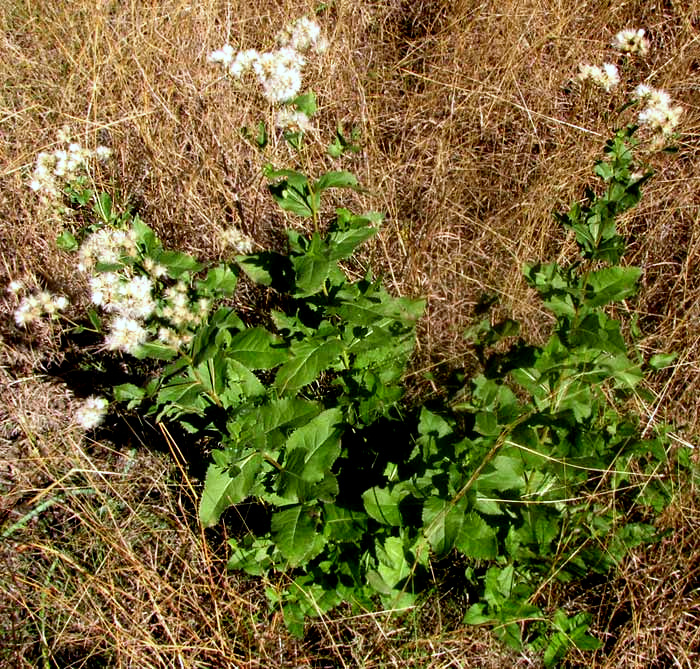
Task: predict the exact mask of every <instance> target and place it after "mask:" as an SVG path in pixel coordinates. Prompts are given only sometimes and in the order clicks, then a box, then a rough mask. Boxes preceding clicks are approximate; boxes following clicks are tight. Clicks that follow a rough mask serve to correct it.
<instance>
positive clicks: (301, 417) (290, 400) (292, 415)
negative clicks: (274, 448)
mask: <svg viewBox="0 0 700 669" xmlns="http://www.w3.org/2000/svg"><path fill="white" fill-rule="evenodd" d="M321 411H322V407H321V406H320V405H319V404H317V403H315V402H310V401H309V400H305V399H301V398H297V397H286V398H284V399H281V400H274V401H272V402H269V403H268V404H263V405H262V406H259V407H256V408H255V410H254V411H253V412H251V413H250V414H249V415H248V416H247V417H246V419H245V421H244V426H243V427H244V431H243V432H242V434H241V441H242V442H248V441H255V442H260V443H261V444H263V445H264V444H265V443H266V442H267V440H268V437H269V436H270V435H272V434H273V433H280V432H281V431H283V430H287V429H289V428H293V427H298V426H300V425H305V424H306V423H307V422H308V421H310V420H311V419H312V418H313V417H314V416H317V415H318V414H319V413H321Z"/></svg>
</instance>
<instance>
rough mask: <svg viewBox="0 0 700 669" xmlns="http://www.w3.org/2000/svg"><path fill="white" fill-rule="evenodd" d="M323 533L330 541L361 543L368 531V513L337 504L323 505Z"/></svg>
mask: <svg viewBox="0 0 700 669" xmlns="http://www.w3.org/2000/svg"><path fill="white" fill-rule="evenodd" d="M323 521H324V525H323V534H324V536H325V537H326V539H328V541H334V542H335V541H340V542H351V543H359V542H360V541H362V539H363V538H364V536H365V533H366V532H367V515H366V514H364V513H362V512H360V511H352V510H350V509H345V508H342V507H340V506H337V505H335V504H325V505H324V506H323Z"/></svg>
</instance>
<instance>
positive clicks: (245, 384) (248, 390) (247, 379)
mask: <svg viewBox="0 0 700 669" xmlns="http://www.w3.org/2000/svg"><path fill="white" fill-rule="evenodd" d="M226 364H227V372H226V376H227V378H228V379H229V380H231V381H235V382H236V383H239V384H240V386H241V390H242V391H243V393H244V394H245V396H246V397H261V396H262V395H264V394H265V386H264V385H263V384H262V383H261V382H260V379H258V377H257V376H255V374H253V372H251V371H250V369H249V368H248V367H246V366H245V365H244V364H243V363H241V362H239V361H238V360H232V359H230V358H229V359H228V360H227V361H226Z"/></svg>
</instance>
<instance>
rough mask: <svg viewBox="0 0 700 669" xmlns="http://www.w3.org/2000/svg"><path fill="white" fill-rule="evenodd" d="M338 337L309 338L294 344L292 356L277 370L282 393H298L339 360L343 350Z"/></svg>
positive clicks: (276, 383)
mask: <svg viewBox="0 0 700 669" xmlns="http://www.w3.org/2000/svg"><path fill="white" fill-rule="evenodd" d="M343 349H344V347H343V344H342V342H340V341H339V340H338V339H329V340H325V341H321V342H319V341H317V340H314V339H312V340H307V341H301V342H299V343H295V344H292V349H291V357H290V358H289V360H288V362H286V363H285V364H283V365H282V366H281V367H280V368H279V370H278V371H277V376H276V377H275V387H276V388H277V389H278V390H279V391H280V393H296V391H297V390H299V389H300V388H303V387H304V386H305V385H308V384H309V383H311V382H312V381H314V380H315V379H316V378H317V377H318V375H319V374H320V373H321V372H323V371H324V370H326V369H328V368H329V367H330V366H331V365H332V364H333V363H335V362H336V361H337V360H338V357H339V356H340V354H341V353H342V352H343Z"/></svg>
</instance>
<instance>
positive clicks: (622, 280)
mask: <svg viewBox="0 0 700 669" xmlns="http://www.w3.org/2000/svg"><path fill="white" fill-rule="evenodd" d="M641 274H642V270H641V268H639V267H606V268H605V269H599V270H597V271H595V272H591V273H590V274H589V275H588V277H587V281H586V295H585V298H584V299H585V301H586V304H587V305H588V306H591V307H598V306H602V305H604V304H608V303H610V302H619V301H621V300H624V299H625V298H627V297H630V296H631V295H634V294H635V293H636V292H637V281H638V280H639V277H640V276H641Z"/></svg>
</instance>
